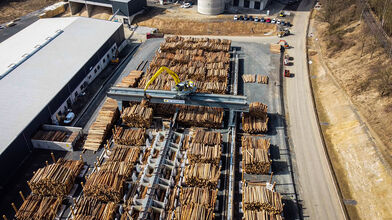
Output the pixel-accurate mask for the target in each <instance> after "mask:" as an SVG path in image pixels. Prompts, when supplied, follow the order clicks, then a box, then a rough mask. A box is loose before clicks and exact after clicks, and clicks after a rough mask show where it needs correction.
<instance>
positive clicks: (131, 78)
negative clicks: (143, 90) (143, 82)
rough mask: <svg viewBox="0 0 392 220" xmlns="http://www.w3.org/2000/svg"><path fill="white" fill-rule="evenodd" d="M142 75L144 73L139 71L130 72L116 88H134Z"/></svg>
mask: <svg viewBox="0 0 392 220" xmlns="http://www.w3.org/2000/svg"><path fill="white" fill-rule="evenodd" d="M143 73H144V72H143V71H141V70H132V71H131V72H130V73H129V75H128V76H125V77H124V78H122V80H121V82H119V83H118V84H117V85H116V86H118V87H125V88H129V87H132V88H134V87H136V86H137V83H138V82H139V80H140V78H141V77H142V75H143Z"/></svg>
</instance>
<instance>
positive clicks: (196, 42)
mask: <svg viewBox="0 0 392 220" xmlns="http://www.w3.org/2000/svg"><path fill="white" fill-rule="evenodd" d="M230 45H231V41H229V40H216V39H208V38H203V39H201V38H183V37H176V36H175V37H169V38H166V42H164V43H162V44H161V46H160V50H159V51H158V52H157V53H156V54H155V57H154V58H153V60H152V62H151V63H150V66H149V68H148V69H147V72H146V74H145V75H144V77H143V78H142V79H141V80H140V82H139V85H138V87H139V88H144V86H145V85H146V83H147V82H148V80H149V79H150V78H151V77H152V76H153V75H154V74H155V72H156V71H157V70H158V69H159V68H160V67H162V66H166V67H168V68H169V69H171V70H172V71H174V72H175V73H177V74H178V76H179V78H180V80H181V81H184V80H186V79H191V80H193V81H195V83H196V86H197V88H198V92H207V93H211V92H213V93H220V94H223V93H225V92H226V89H227V76H228V72H229V69H230V54H229V53H228V51H229V50H230ZM173 86H174V82H173V80H172V79H171V76H169V75H168V74H161V75H160V76H159V77H158V78H157V79H156V80H155V81H154V82H153V83H152V84H151V85H150V87H149V88H150V89H157V90H170V89H171V88H172V87H173Z"/></svg>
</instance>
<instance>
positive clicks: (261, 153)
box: [242, 136, 271, 174]
mask: <svg viewBox="0 0 392 220" xmlns="http://www.w3.org/2000/svg"><path fill="white" fill-rule="evenodd" d="M269 148H270V140H269V139H263V138H259V139H257V137H253V136H243V137H242V163H243V167H244V171H245V172H246V173H250V174H268V172H269V170H270V168H271V159H270V155H269Z"/></svg>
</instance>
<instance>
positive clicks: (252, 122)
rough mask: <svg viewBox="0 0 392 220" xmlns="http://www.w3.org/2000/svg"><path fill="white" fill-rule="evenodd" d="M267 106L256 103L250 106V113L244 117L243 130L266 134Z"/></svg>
mask: <svg viewBox="0 0 392 220" xmlns="http://www.w3.org/2000/svg"><path fill="white" fill-rule="evenodd" d="M268 120H269V118H268V115H267V106H266V105H264V104H262V103H260V102H255V103H251V104H250V105H249V113H243V115H242V130H243V131H244V132H247V133H265V132H267V131H268Z"/></svg>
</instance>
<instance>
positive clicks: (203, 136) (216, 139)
mask: <svg viewBox="0 0 392 220" xmlns="http://www.w3.org/2000/svg"><path fill="white" fill-rule="evenodd" d="M221 142H222V134H221V133H220V132H214V131H206V130H204V129H200V128H196V129H195V130H194V132H193V136H192V143H200V144H206V145H220V144H221Z"/></svg>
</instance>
